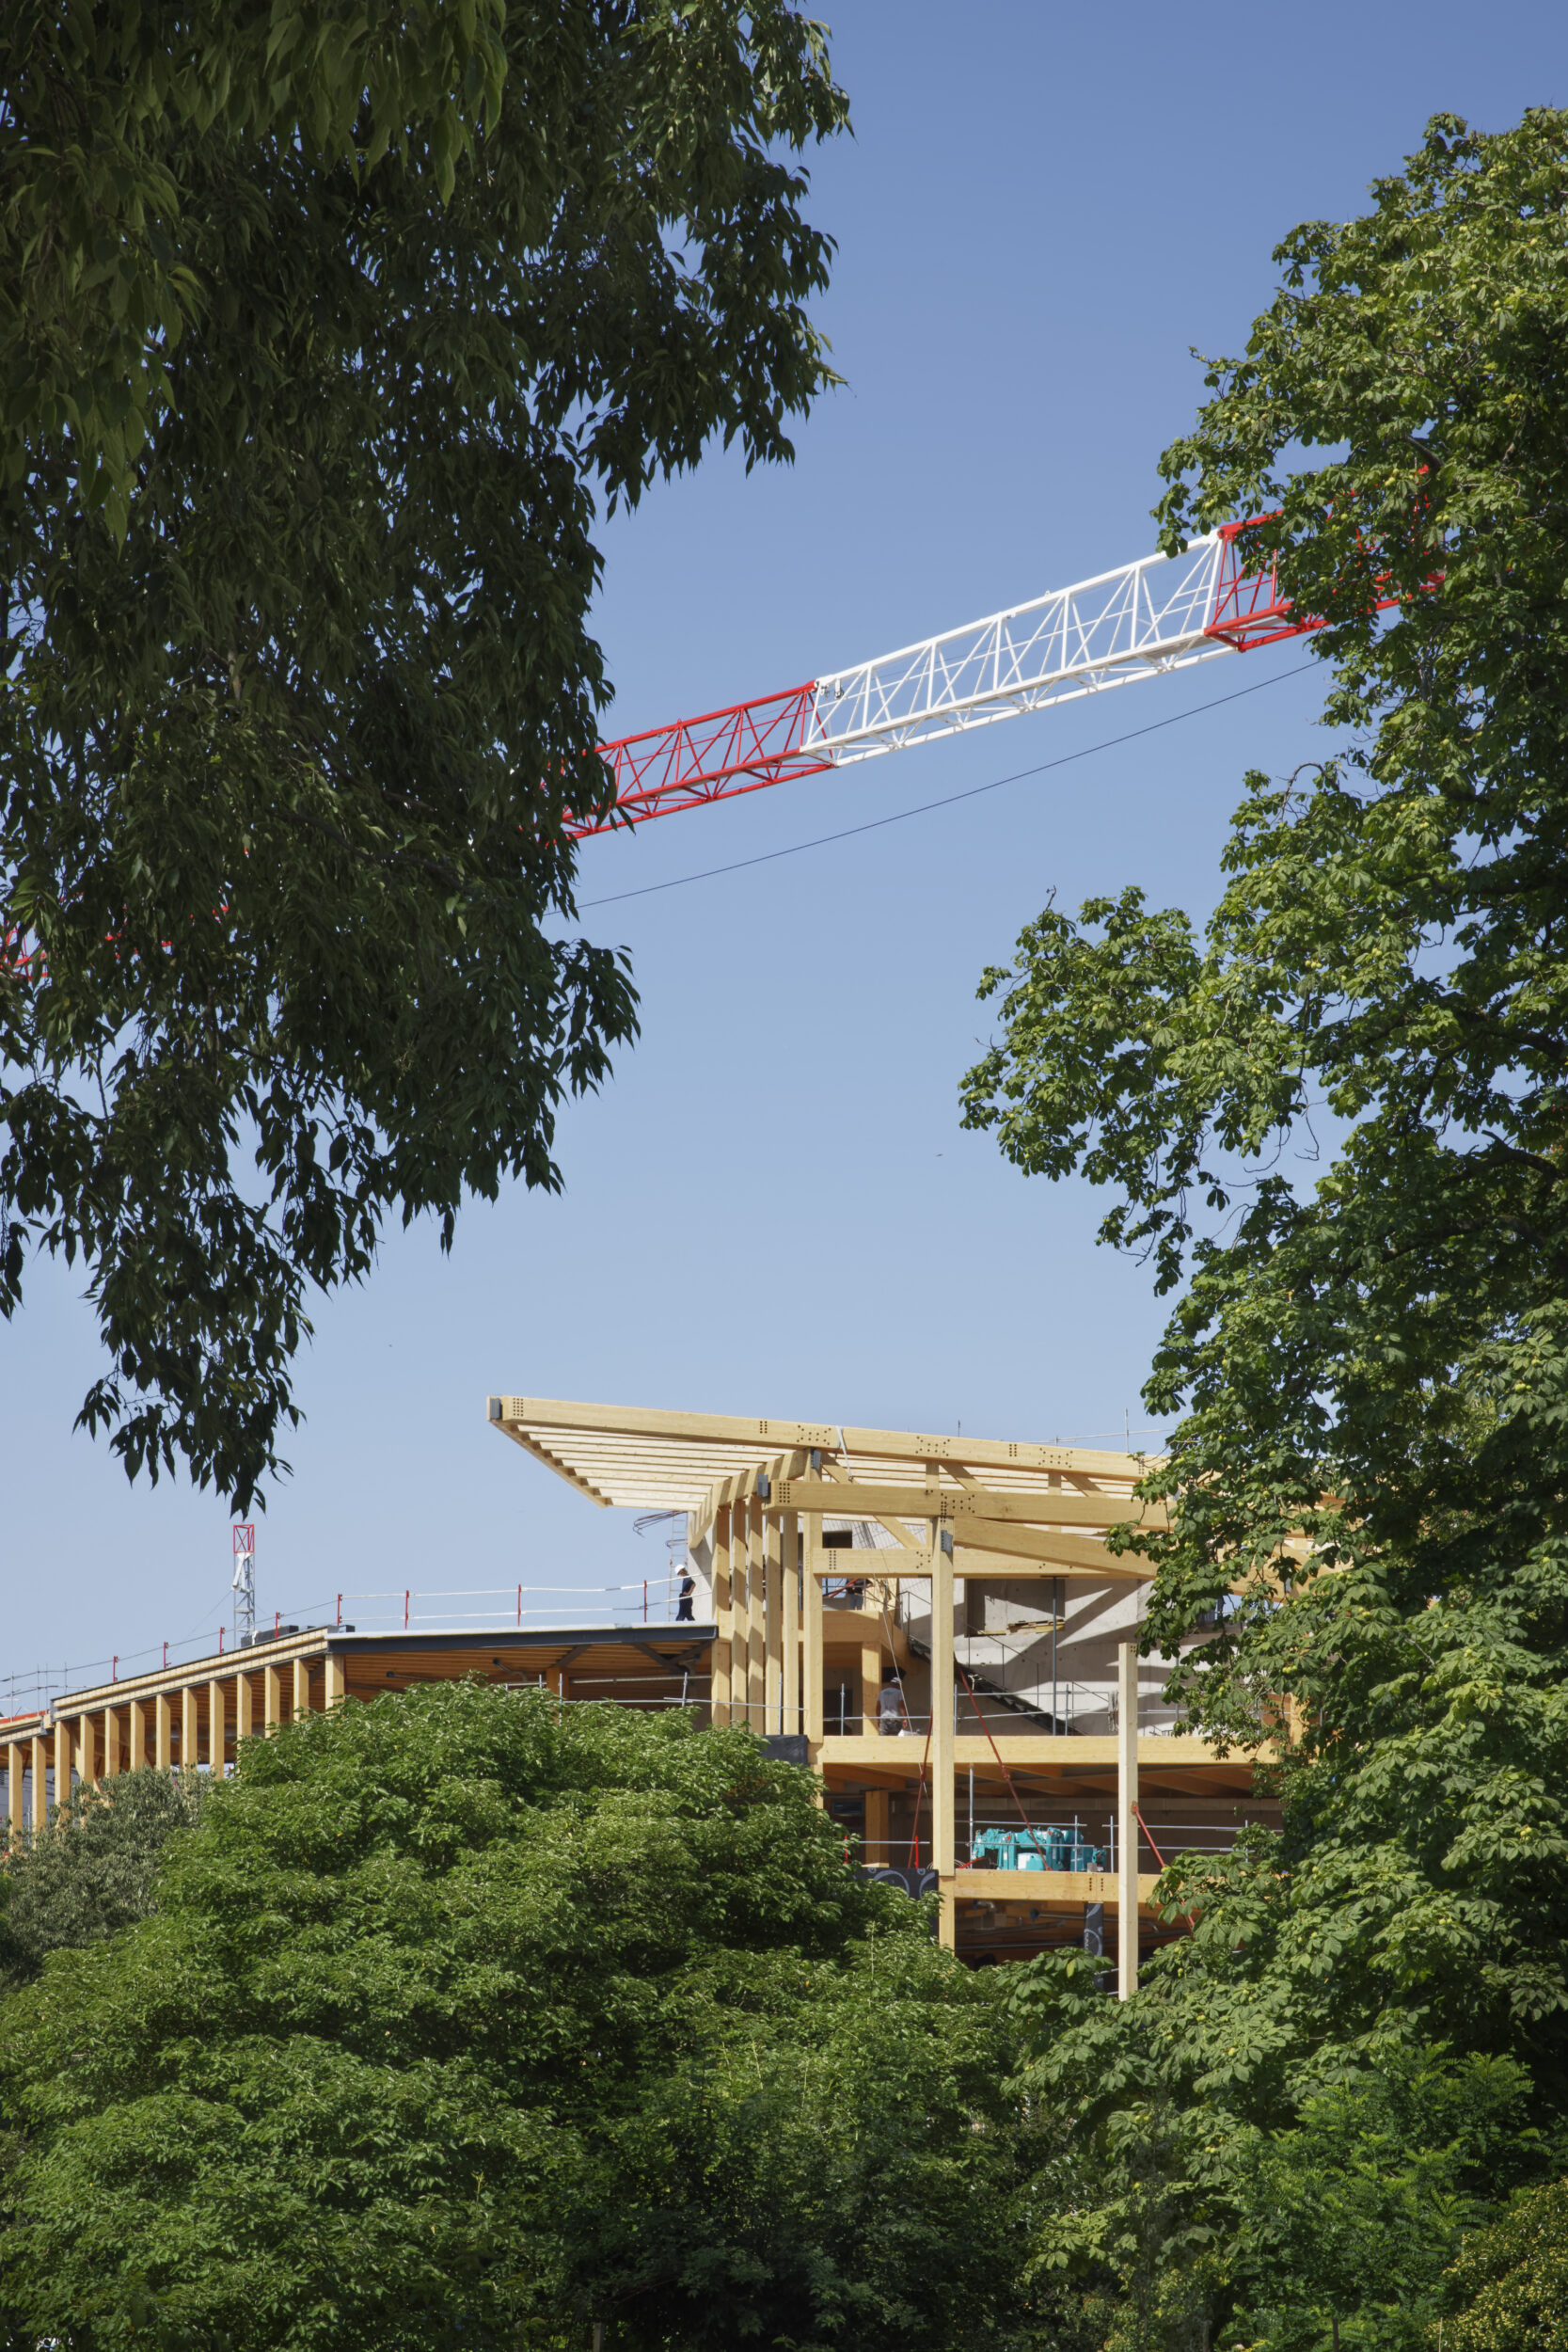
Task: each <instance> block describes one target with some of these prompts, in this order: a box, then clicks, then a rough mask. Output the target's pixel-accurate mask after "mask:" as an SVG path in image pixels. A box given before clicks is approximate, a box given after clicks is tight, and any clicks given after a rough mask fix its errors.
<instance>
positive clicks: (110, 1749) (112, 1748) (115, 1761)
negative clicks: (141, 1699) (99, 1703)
mask: <svg viewBox="0 0 1568 2352" xmlns="http://www.w3.org/2000/svg"><path fill="white" fill-rule="evenodd" d="M117 1772H119V1716H118V1715H117V1714H116V1713H115V1710H114V1708H112V1707H106V1708H104V1709H103V1777H104V1779H105V1780H113V1779H114V1777H115V1775H116V1773H117Z"/></svg>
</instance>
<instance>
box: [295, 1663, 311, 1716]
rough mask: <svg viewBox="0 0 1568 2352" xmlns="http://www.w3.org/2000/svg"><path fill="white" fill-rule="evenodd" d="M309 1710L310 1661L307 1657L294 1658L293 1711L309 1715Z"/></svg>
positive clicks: (297, 1713)
mask: <svg viewBox="0 0 1568 2352" xmlns="http://www.w3.org/2000/svg"><path fill="white" fill-rule="evenodd" d="M309 1712H310V1661H309V1659H308V1658H296V1659H295V1660H294V1713H295V1714H296V1715H309Z"/></svg>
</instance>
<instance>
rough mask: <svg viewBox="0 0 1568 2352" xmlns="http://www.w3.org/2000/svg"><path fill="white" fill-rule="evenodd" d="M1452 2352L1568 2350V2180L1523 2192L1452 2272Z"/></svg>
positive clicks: (1472, 2242)
mask: <svg viewBox="0 0 1568 2352" xmlns="http://www.w3.org/2000/svg"><path fill="white" fill-rule="evenodd" d="M1449 2284H1450V2287H1451V2289H1452V2292H1453V2294H1454V2295H1455V2296H1457V2297H1458V2298H1459V2299H1460V2308H1459V2310H1458V2311H1457V2312H1455V2313H1454V2314H1453V2316H1452V2317H1451V2318H1450V2319H1449V2321H1448V2322H1447V2341H1448V2343H1449V2344H1451V2345H1452V2346H1453V2352H1562V2347H1563V2345H1564V2344H1568V2181H1552V2182H1550V2183H1548V2184H1547V2185H1546V2186H1545V2187H1544V2188H1535V2189H1529V2190H1527V2191H1525V2192H1524V2193H1523V2194H1521V2195H1520V2196H1519V2197H1517V2198H1516V2199H1515V2201H1514V2202H1513V2205H1512V2206H1511V2207H1510V2209H1509V2210H1508V2212H1507V2213H1505V2214H1502V2215H1500V2216H1498V2217H1497V2219H1495V2220H1494V2221H1493V2222H1492V2224H1491V2226H1490V2228H1488V2229H1485V2230H1481V2231H1478V2232H1477V2233H1476V2234H1475V2236H1474V2237H1472V2238H1470V2239H1469V2240H1468V2242H1467V2243H1466V2245H1465V2249H1464V2251H1463V2252H1462V2254H1461V2255H1460V2257H1459V2260H1458V2261H1457V2262H1456V2263H1455V2264H1454V2265H1453V2267H1452V2269H1451V2270H1450V2272H1449Z"/></svg>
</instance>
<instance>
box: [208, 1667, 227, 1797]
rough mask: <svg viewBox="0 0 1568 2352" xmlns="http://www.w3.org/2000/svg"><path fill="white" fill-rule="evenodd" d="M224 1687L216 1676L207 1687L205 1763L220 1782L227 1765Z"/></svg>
mask: <svg viewBox="0 0 1568 2352" xmlns="http://www.w3.org/2000/svg"><path fill="white" fill-rule="evenodd" d="M224 1697H225V1692H224V1687H223V1685H222V1683H221V1682H219V1680H218V1679H217V1677H216V1676H215V1675H214V1677H213V1679H212V1681H211V1682H209V1683H208V1685H207V1763H208V1767H209V1769H210V1770H211V1772H212V1775H213V1778H214V1780H221V1779H222V1778H223V1776H224V1773H225V1772H226V1771H227V1770H228V1765H229V1724H228V1720H227V1717H228V1709H227V1708H226V1707H225V1706H224Z"/></svg>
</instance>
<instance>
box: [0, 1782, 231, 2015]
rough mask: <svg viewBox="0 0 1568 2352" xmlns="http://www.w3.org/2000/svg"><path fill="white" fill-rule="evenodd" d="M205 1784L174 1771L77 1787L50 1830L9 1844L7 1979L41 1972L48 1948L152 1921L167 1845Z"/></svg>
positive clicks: (1, 1950)
mask: <svg viewBox="0 0 1568 2352" xmlns="http://www.w3.org/2000/svg"><path fill="white" fill-rule="evenodd" d="M205 1788H206V1783H205V1782H204V1781H201V1780H197V1781H193V1782H191V1783H188V1784H187V1783H183V1782H180V1781H176V1780H175V1779H174V1778H173V1777H172V1775H171V1774H169V1773H168V1772H153V1771H151V1770H148V1771H145V1772H123V1773H121V1774H119V1776H118V1777H117V1778H116V1779H114V1780H110V1781H105V1782H104V1783H103V1786H102V1787H101V1788H87V1789H83V1790H79V1791H78V1792H77V1793H76V1794H75V1795H73V1796H72V1797H71V1799H70V1800H69V1801H68V1803H67V1804H64V1805H61V1806H59V1807H58V1808H57V1809H56V1810H55V1813H54V1814H53V1815H52V1816H51V1817H50V1821H49V1826H48V1827H47V1829H44V1830H40V1832H38V1834H37V1835H36V1836H30V1837H27V1838H25V1839H24V1840H23V1842H22V1843H21V1844H20V1845H14V1846H9V1847H8V1849H7V1851H6V1856H5V1870H4V1874H3V1878H0V1884H3V1886H4V1890H5V1898H4V1899H5V1907H4V1910H3V1911H0V1980H3V1979H5V1978H7V1977H9V1978H10V1979H13V1980H17V1979H24V1978H27V1977H34V1976H37V1975H38V1973H39V1971H40V1968H41V1967H42V1965H43V1963H44V1958H45V1956H46V1954H48V1953H50V1952H56V1951H64V1950H68V1949H76V1948H79V1947H81V1946H83V1945H86V1944H96V1943H98V1942H100V1941H102V1940H103V1938H105V1937H107V1936H111V1935H113V1934H115V1933H116V1932H117V1931H119V1929H120V1928H123V1927H128V1926H129V1925H130V1924H131V1922H132V1921H133V1920H135V1919H144V1918H146V1917H147V1915H149V1913H150V1912H151V1911H152V1910H153V1909H154V1907H155V1903H156V1898H155V1895H154V1892H153V1885H154V1881H155V1879H156V1876H157V1871H158V1866H159V1864H160V1862H161V1861H162V1858H163V1853H164V1848H165V1847H166V1844H167V1843H168V1840H169V1838H170V1836H172V1835H173V1833H174V1832H175V1831H176V1830H177V1829H186V1828H189V1826H190V1824H191V1823H192V1822H193V1821H194V1820H196V1817H197V1813H198V1808H199V1805H200V1802H201V1798H202V1795H203V1793H204V1790H205Z"/></svg>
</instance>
